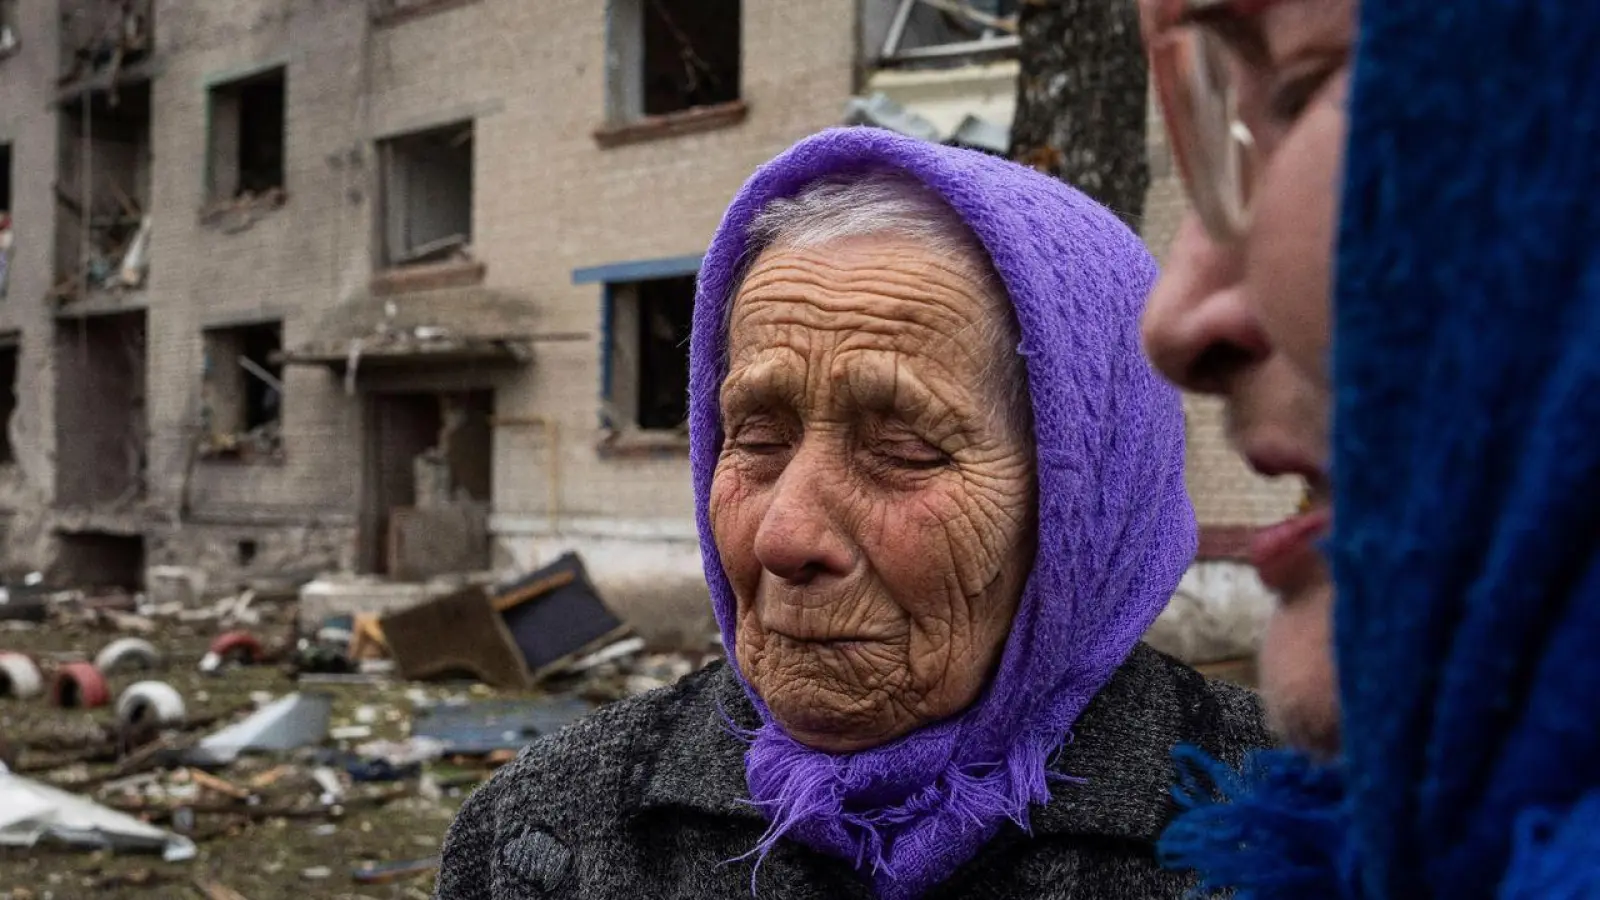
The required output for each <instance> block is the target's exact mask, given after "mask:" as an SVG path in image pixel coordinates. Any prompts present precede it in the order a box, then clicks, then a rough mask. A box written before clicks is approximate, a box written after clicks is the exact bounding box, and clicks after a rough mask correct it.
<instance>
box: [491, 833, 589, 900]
mask: <svg viewBox="0 0 1600 900" xmlns="http://www.w3.org/2000/svg"><path fill="white" fill-rule="evenodd" d="M500 866H501V869H502V871H503V872H504V873H505V874H506V875H508V876H510V877H511V878H514V879H516V880H517V881H520V882H522V884H523V885H524V886H525V887H527V888H531V889H533V890H537V891H540V892H542V893H549V892H551V891H554V890H555V889H556V888H558V887H560V886H561V883H562V881H564V880H565V879H566V877H567V871H568V870H569V869H571V868H572V851H571V850H569V849H567V845H566V844H563V843H561V842H560V841H558V840H556V838H555V836H554V835H551V834H550V833H549V832H547V831H540V830H537V829H533V828H529V829H527V830H525V831H523V833H522V836H521V837H518V838H516V839H514V840H511V841H508V842H507V843H506V844H504V845H503V846H501V848H500Z"/></svg>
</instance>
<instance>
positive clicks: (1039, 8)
mask: <svg viewBox="0 0 1600 900" xmlns="http://www.w3.org/2000/svg"><path fill="white" fill-rule="evenodd" d="M1019 27H1020V31H1021V42H1022V46H1021V50H1020V55H1021V60H1022V77H1021V78H1020V79H1018V82H1017V115H1016V120H1015V124H1014V125H1013V126H1012V129H1011V158H1012V159H1015V160H1017V161H1019V162H1021V163H1023V164H1025V165H1029V166H1032V167H1033V168H1035V169H1038V170H1040V171H1042V172H1046V173H1048V174H1051V175H1054V176H1055V177H1057V178H1060V179H1061V180H1063V181H1065V182H1067V183H1068V184H1070V185H1072V186H1074V187H1076V188H1078V189H1079V190H1081V191H1083V192H1084V193H1086V194H1088V195H1089V196H1091V197H1093V198H1095V199H1096V200H1098V201H1100V202H1101V203H1103V204H1105V205H1106V206H1108V207H1110V208H1111V209H1112V210H1114V211H1115V212H1116V213H1117V214H1118V215H1119V216H1121V217H1122V220H1123V221H1125V222H1127V223H1128V224H1129V225H1130V226H1131V227H1132V228H1133V229H1134V230H1135V231H1137V230H1139V226H1140V221H1141V220H1142V218H1143V216H1144V195H1145V191H1146V190H1147V189H1148V188H1149V186H1150V167H1149V163H1148V160H1147V159H1146V158H1145V114H1146V102H1147V92H1148V90H1149V76H1148V71H1147V69H1146V65H1145V58H1144V49H1143V47H1142V45H1141V44H1140V40H1139V10H1138V4H1137V0H1024V2H1023V4H1022V10H1021V21H1020V26H1019Z"/></svg>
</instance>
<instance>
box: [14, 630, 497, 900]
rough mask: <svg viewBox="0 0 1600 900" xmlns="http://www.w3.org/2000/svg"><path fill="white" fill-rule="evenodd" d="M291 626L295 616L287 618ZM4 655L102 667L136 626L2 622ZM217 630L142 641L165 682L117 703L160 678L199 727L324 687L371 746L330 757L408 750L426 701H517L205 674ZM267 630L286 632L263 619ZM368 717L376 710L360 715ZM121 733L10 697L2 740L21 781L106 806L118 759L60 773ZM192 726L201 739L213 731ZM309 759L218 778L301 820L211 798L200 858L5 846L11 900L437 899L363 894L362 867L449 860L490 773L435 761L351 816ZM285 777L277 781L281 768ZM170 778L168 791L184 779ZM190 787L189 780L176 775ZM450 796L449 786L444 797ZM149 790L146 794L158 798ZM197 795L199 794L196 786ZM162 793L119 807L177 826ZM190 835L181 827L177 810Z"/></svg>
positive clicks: (425, 882) (230, 771)
mask: <svg viewBox="0 0 1600 900" xmlns="http://www.w3.org/2000/svg"><path fill="white" fill-rule="evenodd" d="M280 618H282V620H283V621H285V622H286V621H287V617H286V616H280ZM0 626H4V627H5V628H7V629H8V630H3V631H0V649H4V650H16V651H22V652H26V653H29V654H32V655H34V656H35V657H36V658H38V659H40V661H41V663H42V664H43V665H44V666H45V667H46V668H48V667H49V666H50V665H51V664H52V663H54V662H58V661H62V660H70V659H73V658H84V659H92V658H93V656H94V654H95V653H96V652H97V651H98V650H99V649H100V648H101V647H103V646H105V644H107V643H109V642H110V641H111V640H113V639H115V638H117V637H121V636H125V635H127V634H128V632H127V631H124V630H118V629H117V628H116V627H114V626H111V625H107V624H103V623H102V624H95V623H85V622H74V623H71V624H63V623H60V622H54V623H48V624H44V625H40V626H36V627H34V628H31V629H29V630H9V629H12V628H18V627H25V626H16V625H15V624H14V623H0ZM220 628H221V626H220V625H219V624H217V623H208V622H198V623H175V622H162V623H160V624H159V625H158V630H157V631H155V632H154V633H150V634H144V635H141V636H143V637H145V638H146V639H147V640H150V641H151V642H152V643H155V644H156V645H157V646H159V647H162V648H164V649H165V650H166V652H167V654H168V660H167V663H166V665H165V667H164V668H163V669H162V670H161V671H158V672H155V673H140V674H127V675H118V676H113V677H111V678H110V679H109V681H110V682H111V684H110V687H111V695H112V698H113V701H114V698H115V697H116V696H117V695H118V694H119V693H120V691H121V690H122V689H123V688H124V687H126V686H127V685H128V684H130V683H132V682H134V681H137V680H142V679H146V678H151V677H155V678H160V679H162V680H165V681H167V682H169V683H170V684H172V685H173V686H174V687H176V688H177V689H178V690H179V691H180V692H182V693H183V694H184V695H185V696H186V697H187V698H188V713H189V716H190V717H191V719H193V718H203V717H207V716H212V715H217V716H227V714H228V713H230V712H232V713H233V715H232V716H231V717H227V718H224V719H223V720H222V721H237V720H238V719H239V718H242V716H243V715H244V712H245V711H246V709H247V708H248V707H250V706H251V705H252V702H253V701H252V695H253V694H254V695H256V700H257V701H259V700H260V699H261V694H262V693H263V692H264V693H270V694H272V695H274V696H280V695H282V694H285V693H288V692H292V691H294V690H297V689H301V690H318V691H327V692H329V693H331V694H333V695H334V697H335V705H334V713H333V723H332V724H333V725H334V726H335V727H337V726H341V725H350V724H352V723H355V722H356V720H357V719H358V718H359V719H362V720H366V724H369V725H370V728H371V730H372V735H371V737H370V738H366V737H364V738H361V739H359V740H351V741H346V742H343V743H342V744H341V743H340V742H337V741H329V742H327V744H325V745H324V746H325V747H341V746H342V747H344V748H346V749H349V748H350V747H352V746H353V745H358V744H361V743H364V742H365V741H367V740H371V739H374V738H394V739H399V738H402V737H404V736H405V735H406V733H407V729H408V726H409V722H410V719H411V713H412V711H413V710H414V709H415V708H416V704H417V703H418V702H419V701H423V700H426V701H429V702H433V701H438V700H441V699H445V698H449V697H454V698H456V699H458V700H459V699H462V698H470V699H480V698H488V697H495V696H502V697H514V696H517V695H516V694H515V693H508V692H500V691H493V690H490V689H488V688H486V687H484V686H482V685H468V684H461V683H456V684H429V685H418V684H412V683H407V682H403V681H392V682H389V683H385V684H336V685H329V684H316V685H314V686H312V685H302V686H298V687H297V684H296V682H295V680H294V679H293V677H292V676H291V675H290V674H289V673H288V671H287V670H286V669H285V668H283V667H281V666H270V665H269V666H256V667H248V668H237V669H233V670H229V671H226V672H224V673H222V674H218V675H205V674H202V673H201V672H200V671H199V670H198V667H197V663H198V662H199V660H200V658H201V656H202V655H203V654H204V653H205V651H206V648H207V646H208V644H209V643H210V641H211V640H212V638H213V637H214V636H215V635H216V633H217V632H218V631H219V630H220ZM256 630H257V631H260V632H263V633H266V632H271V631H282V632H283V633H286V632H287V626H286V625H284V626H282V627H281V628H280V627H279V626H272V625H269V624H263V625H262V626H261V627H260V628H258V629H256ZM363 707H367V709H365V710H363V709H362V708H363ZM112 722H113V715H112V712H111V710H110V709H109V708H106V707H102V708H100V709H92V710H81V709H80V710H61V709H57V708H55V707H54V706H53V705H52V704H51V703H50V701H49V700H48V698H47V697H35V698H32V699H26V700H19V699H15V698H9V697H8V698H4V699H0V736H4V737H5V738H6V739H7V740H8V741H9V743H10V744H11V745H12V748H13V750H12V752H13V753H15V754H16V758H15V766H16V771H17V772H18V773H19V774H23V775H25V776H26V777H29V778H33V779H36V780H40V781H44V782H46V783H49V784H53V785H56V786H59V787H63V788H65V789H68V790H74V791H75V792H81V793H83V794H84V795H86V796H91V797H94V798H95V799H96V800H99V801H101V802H106V801H107V799H108V797H107V795H105V794H103V793H98V792H97V791H96V789H95V787H94V786H93V785H92V783H91V782H92V780H93V779H95V778H97V777H101V778H103V777H104V775H105V774H106V773H108V772H111V771H112V770H113V769H115V768H116V762H115V761H114V760H107V761H104V762H88V763H83V762H75V763H70V764H67V765H61V766H59V767H53V764H55V763H59V762H62V761H65V760H67V759H69V758H70V756H71V755H72V754H74V753H78V754H80V755H81V753H82V752H83V750H82V748H84V747H86V746H88V744H89V743H90V741H91V739H92V738H93V737H95V736H97V733H98V732H100V730H101V729H102V728H103V727H104V726H107V725H110V724H111V723H112ZM215 727H218V726H212V727H211V728H207V729H196V730H194V731H193V732H192V734H191V735H190V738H191V739H192V738H198V737H199V736H201V735H203V734H204V733H206V731H209V730H214V728H215ZM311 768H312V765H311V761H310V760H308V759H307V758H306V757H305V755H304V754H303V753H302V754H287V755H282V756H279V757H251V758H248V759H241V760H240V761H238V762H236V763H234V764H233V765H231V766H229V767H227V768H225V769H221V770H218V771H216V772H215V773H214V774H216V775H218V776H220V777H222V778H224V779H226V781H227V782H228V783H229V784H231V785H234V786H241V785H243V786H247V787H248V786H250V785H252V784H254V783H262V784H266V785H268V786H266V787H263V788H261V789H260V790H259V791H258V792H257V793H258V795H259V796H260V798H261V799H260V801H259V805H260V806H262V807H264V808H269V809H288V810H290V811H291V812H292V815H284V816H255V815H243V814H236V813H233V812H201V811H199V810H200V808H201V804H204V803H209V805H210V806H227V805H228V804H230V803H232V804H234V805H237V804H238V801H235V800H233V799H232V798H229V797H226V796H220V795H215V794H213V793H210V792H206V793H203V794H201V796H200V797H199V798H198V799H197V800H195V801H194V802H195V803H196V807H195V809H196V811H195V813H194V815H193V823H192V826H191V829H192V830H191V831H190V834H191V837H192V838H193V839H194V840H195V842H196V843H197V845H198V848H199V852H198V855H197V857H196V858H195V859H193V860H190V861H187V862H179V863H167V862H163V861H162V860H161V858H160V857H159V856H148V855H130V854H122V853H108V852H103V851H96V852H85V851H80V850H74V849H70V848H61V847H44V846H40V847H35V848H32V849H28V850H20V849H0V898H8V900H24V898H27V900H47V898H49V900H69V898H94V900H157V898H162V900H165V898H195V900H207V898H208V896H209V897H210V898H212V900H222V898H228V900H237V897H243V898H248V900H291V898H295V900H299V898H305V897H327V898H343V900H356V898H371V900H390V898H425V897H428V896H429V895H430V894H431V889H432V885H433V881H432V874H431V872H425V873H423V874H420V875H416V876H412V877H408V878H404V879H401V880H398V881H396V882H394V883H390V884H383V885H373V884H362V883H358V882H357V881H356V879H355V877H354V874H353V873H354V870H355V869H357V868H359V867H361V866H364V865H367V864H371V863H393V862H400V861H407V860H416V859H424V858H427V857H430V856H433V855H434V854H436V853H437V852H438V849H439V845H440V841H441V839H442V837H443V835H444V832H445V829H446V827H447V826H448V825H449V823H450V821H451V819H452V818H453V817H454V815H455V813H456V811H457V809H458V808H459V807H460V805H461V802H462V801H463V800H464V799H465V797H466V795H467V794H468V793H469V792H470V791H471V789H472V787H473V786H475V784H476V783H477V782H479V781H481V780H482V779H483V778H486V777H487V776H488V773H489V771H490V765H489V764H487V763H485V762H482V761H471V760H461V759H455V760H445V761H439V762H436V763H433V764H430V765H429V766H428V768H427V771H428V773H429V775H428V777H427V778H426V779H423V778H411V779H408V780H402V781H399V782H392V783H366V784H349V785H348V792H347V794H346V797H345V800H344V804H343V806H344V808H343V809H342V810H329V809H328V808H327V807H325V806H322V805H321V801H322V799H324V798H320V797H319V792H320V789H319V788H318V787H317V786H316V783H315V782H314V781H312V780H311V779H310V778H309V771H310V769H311ZM274 770H279V771H276V772H275V771H274ZM174 771H176V770H167V773H166V774H165V775H164V776H163V778H164V783H165V782H171V781H172V780H173V779H174V776H173V772H174ZM179 777H180V778H181V776H179ZM441 785H442V787H441ZM147 790H148V789H147ZM190 791H191V792H192V791H193V788H192V787H191V788H190ZM154 793H155V796H154V797H151V796H149V795H148V794H146V795H144V796H139V797H132V796H129V795H118V796H116V797H112V798H110V799H111V800H113V801H115V802H124V803H132V802H137V803H139V804H147V805H153V806H155V807H157V808H156V809H155V810H154V811H152V812H149V813H146V814H144V815H145V817H146V818H148V819H149V820H150V821H152V822H154V823H156V824H159V825H162V826H163V827H169V826H171V825H172V822H171V815H170V813H168V812H167V811H166V809H165V807H170V806H174V805H176V804H177V802H178V801H177V800H164V799H163V798H162V796H161V788H156V789H155V791H154ZM178 821H179V824H180V826H182V825H183V824H184V816H183V814H181V813H180V815H179V820H178ZM205 879H211V880H213V881H215V882H216V883H219V884H221V885H224V886H225V887H226V888H229V889H231V890H232V891H234V892H236V894H237V896H235V895H234V894H228V893H226V892H216V891H213V893H211V894H209V895H208V894H207V893H206V892H205V891H204V890H203V889H202V888H201V887H200V886H199V885H198V883H197V881H199V880H205Z"/></svg>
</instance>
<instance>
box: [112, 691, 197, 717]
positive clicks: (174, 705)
mask: <svg viewBox="0 0 1600 900" xmlns="http://www.w3.org/2000/svg"><path fill="white" fill-rule="evenodd" d="M187 716H188V710H187V709H185V708H184V704H183V695H182V694H180V693H178V691H177V689H176V688H174V687H173V686H172V685H170V684H167V683H166V682H164V681H136V682H134V683H133V684H130V685H128V687H127V689H126V690H124V691H123V692H122V696H121V697H118V698H117V721H119V722H121V723H123V724H124V725H145V724H149V723H152V722H153V723H155V724H157V725H160V726H163V727H171V726H178V725H182V724H183V722H184V719H185V718H187Z"/></svg>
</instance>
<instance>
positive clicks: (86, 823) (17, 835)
mask: <svg viewBox="0 0 1600 900" xmlns="http://www.w3.org/2000/svg"><path fill="white" fill-rule="evenodd" d="M41 840H53V841H58V842H60V843H63V844H66V845H68V846H73V847H82V848H88V849H99V850H113V851H146V852H151V851H159V852H160V853H161V855H162V857H163V858H164V859H166V860H167V861H168V862H179V861H182V860H186V859H190V858H192V857H193V856H194V855H195V845H194V843H193V842H192V841H190V840H189V839H188V838H185V837H182V836H179V835H176V834H173V833H172V832H169V831H163V830H161V829H159V828H156V827H154V826H152V825H148V824H146V823H144V822H141V821H139V820H138V819H135V818H133V817H132V816H129V815H125V814H123V813H120V812H117V811H116V810H113V809H109V808H107V807H104V806H101V805H100V804H98V803H94V802H93V801H90V800H86V799H84V798H82V797H79V796H77V795H76V794H70V793H68V792H66V791H63V790H58V789H56V788H53V787H49V786H48V785H44V784H41V783H39V782H37V781H32V780H29V779H27V778H23V777H21V776H19V775H15V774H12V773H11V772H10V771H9V770H0V845H4V846H10V847H33V846H35V845H37V844H38V843H39V842H40V841H41Z"/></svg>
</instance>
